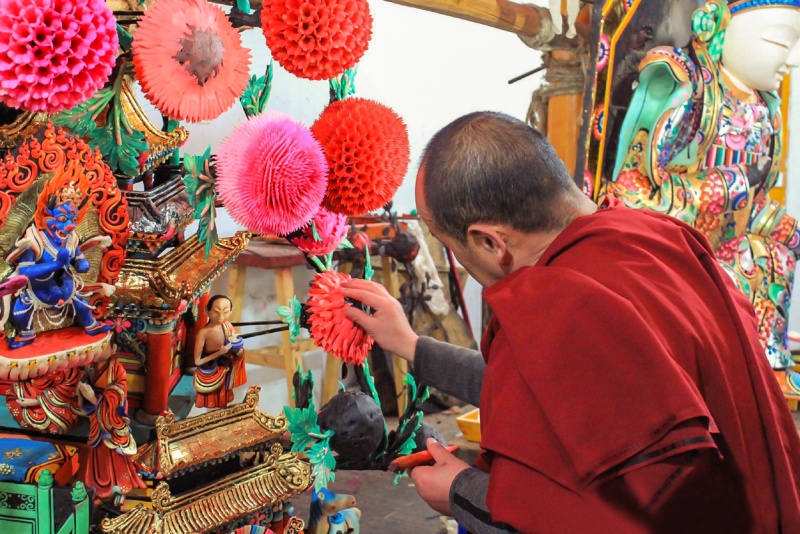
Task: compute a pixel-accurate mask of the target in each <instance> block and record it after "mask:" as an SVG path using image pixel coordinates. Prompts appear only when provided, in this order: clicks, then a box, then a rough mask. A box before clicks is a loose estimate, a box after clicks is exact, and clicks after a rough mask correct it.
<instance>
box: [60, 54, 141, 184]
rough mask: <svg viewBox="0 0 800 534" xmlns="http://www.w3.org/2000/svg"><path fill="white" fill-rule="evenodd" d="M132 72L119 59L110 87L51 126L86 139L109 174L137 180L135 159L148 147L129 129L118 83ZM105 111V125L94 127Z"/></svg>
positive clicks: (128, 66)
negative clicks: (102, 160) (118, 172)
mask: <svg viewBox="0 0 800 534" xmlns="http://www.w3.org/2000/svg"><path fill="white" fill-rule="evenodd" d="M132 72H133V65H132V64H130V63H128V62H126V60H124V59H123V60H122V64H121V65H120V68H119V70H118V72H117V77H116V78H115V79H114V84H113V85H112V86H111V87H109V88H106V89H101V90H100V91H98V92H97V93H95V95H94V96H93V97H92V98H91V99H89V101H88V102H84V103H83V104H79V105H77V106H75V107H74V108H73V109H71V110H68V111H65V112H64V113H62V114H60V115H59V116H57V117H56V118H54V119H53V122H54V123H55V124H57V125H59V126H66V127H67V128H69V129H70V130H72V132H73V133H74V134H75V135H78V136H80V137H88V139H89V146H90V147H92V148H96V149H98V150H99V151H100V153H101V154H102V155H103V158H104V159H105V160H106V161H107V162H108V165H109V166H110V167H111V169H112V170H119V171H121V172H122V173H124V174H127V175H128V176H138V175H139V157H140V156H141V155H142V153H143V152H146V151H148V150H149V149H150V147H149V146H148V145H147V141H146V140H145V136H144V134H143V133H142V132H140V131H139V130H136V129H134V128H133V127H132V126H131V124H130V122H129V121H128V117H127V115H126V114H125V111H124V110H123V108H122V102H121V95H122V82H123V80H124V78H125V76H127V75H129V74H131V73H132ZM106 108H108V113H107V116H106V125H105V126H98V125H97V117H98V116H99V115H100V113H102V112H103V111H105V110H106Z"/></svg>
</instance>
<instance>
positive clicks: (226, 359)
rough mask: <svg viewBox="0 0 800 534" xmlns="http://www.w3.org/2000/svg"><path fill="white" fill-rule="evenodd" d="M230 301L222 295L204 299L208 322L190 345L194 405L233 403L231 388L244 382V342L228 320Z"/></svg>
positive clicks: (221, 405) (210, 405) (209, 406)
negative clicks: (192, 357)
mask: <svg viewBox="0 0 800 534" xmlns="http://www.w3.org/2000/svg"><path fill="white" fill-rule="evenodd" d="M232 306H233V303H232V302H231V299H229V298H228V297H226V296H225V295H214V296H213V297H211V298H210V299H209V300H208V304H207V305H206V311H207V312H208V324H206V325H205V326H204V327H203V328H201V329H200V330H199V331H198V332H197V337H196V338H195V345H194V347H195V348H194V364H195V365H196V366H197V369H196V370H195V373H194V389H195V391H196V393H197V395H195V406H197V407H198V408H224V407H225V406H227V405H228V404H230V403H231V402H233V389H234V388H236V387H239V386H241V385H244V384H246V383H247V370H246V369H245V361H244V341H243V340H242V338H240V337H239V336H238V335H236V330H235V329H234V328H233V325H232V324H231V323H230V321H228V319H229V318H230V316H231V312H232Z"/></svg>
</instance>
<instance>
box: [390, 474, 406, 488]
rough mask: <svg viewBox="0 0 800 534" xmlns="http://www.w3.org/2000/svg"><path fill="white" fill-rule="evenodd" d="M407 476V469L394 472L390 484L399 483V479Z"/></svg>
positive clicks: (395, 484)
mask: <svg viewBox="0 0 800 534" xmlns="http://www.w3.org/2000/svg"><path fill="white" fill-rule="evenodd" d="M407 476H408V471H400V472H399V473H395V475H394V480H392V484H393V485H394V486H397V485H398V484H400V479H401V478H405V477H407Z"/></svg>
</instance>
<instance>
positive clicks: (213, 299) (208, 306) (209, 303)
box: [206, 295, 233, 311]
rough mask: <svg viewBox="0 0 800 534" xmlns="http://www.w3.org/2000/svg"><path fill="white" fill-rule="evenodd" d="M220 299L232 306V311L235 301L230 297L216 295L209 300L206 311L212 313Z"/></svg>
mask: <svg viewBox="0 0 800 534" xmlns="http://www.w3.org/2000/svg"><path fill="white" fill-rule="evenodd" d="M220 299H225V300H227V301H228V302H229V303H230V305H231V309H233V301H232V300H231V298H230V297H229V296H228V295H214V296H213V297H211V298H210V299H208V304H206V311H211V308H212V307H213V306H214V303H215V302H217V301H218V300H220Z"/></svg>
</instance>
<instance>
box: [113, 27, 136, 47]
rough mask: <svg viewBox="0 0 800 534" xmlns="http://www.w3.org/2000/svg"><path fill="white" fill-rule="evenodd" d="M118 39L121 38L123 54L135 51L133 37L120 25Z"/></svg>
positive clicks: (120, 43) (120, 44) (120, 45)
mask: <svg viewBox="0 0 800 534" xmlns="http://www.w3.org/2000/svg"><path fill="white" fill-rule="evenodd" d="M117 37H119V47H120V48H121V49H122V51H123V52H130V51H131V50H132V49H133V35H131V34H130V33H128V30H126V29H125V28H123V27H122V26H120V25H119V24H117Z"/></svg>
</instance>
